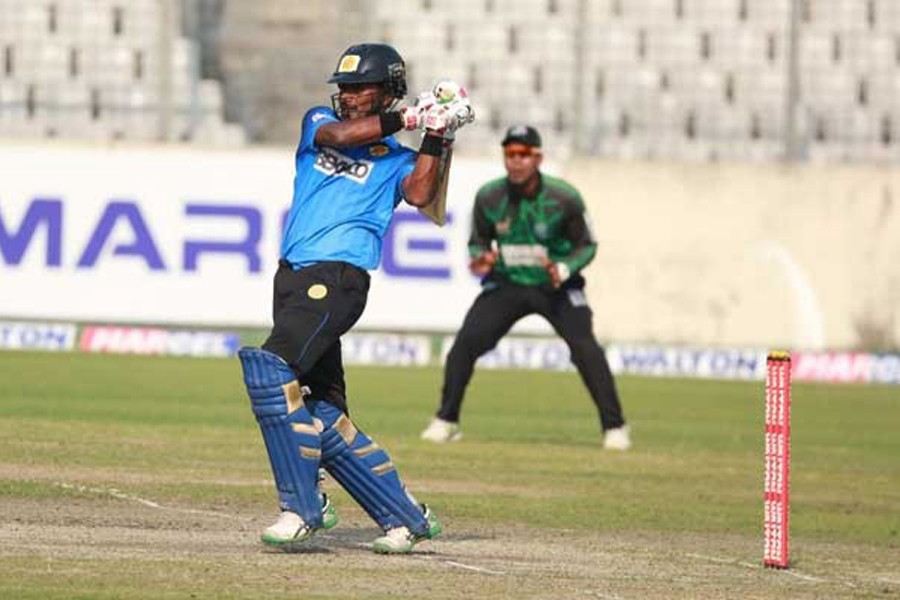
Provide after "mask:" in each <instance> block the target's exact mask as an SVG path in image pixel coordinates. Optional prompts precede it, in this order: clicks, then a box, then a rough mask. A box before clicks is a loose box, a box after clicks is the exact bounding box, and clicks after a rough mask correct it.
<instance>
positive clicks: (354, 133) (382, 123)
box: [316, 113, 402, 148]
mask: <svg viewBox="0 0 900 600" xmlns="http://www.w3.org/2000/svg"><path fill="white" fill-rule="evenodd" d="M400 129H402V122H401V120H400V116H399V113H387V114H386V115H372V116H369V117H363V118H361V119H348V120H345V121H337V122H335V123H326V124H325V125H322V126H321V127H320V128H319V130H318V131H316V144H317V145H320V146H331V147H333V148H347V147H351V146H362V145H364V144H371V143H373V142H377V141H378V140H380V139H382V138H383V137H385V136H388V135H393V134H394V133H396V132H397V131H399V130H400Z"/></svg>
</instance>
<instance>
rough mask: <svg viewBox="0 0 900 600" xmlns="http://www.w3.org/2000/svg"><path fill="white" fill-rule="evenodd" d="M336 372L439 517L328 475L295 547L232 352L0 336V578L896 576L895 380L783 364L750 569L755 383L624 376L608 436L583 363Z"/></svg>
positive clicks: (211, 585) (899, 490)
mask: <svg viewBox="0 0 900 600" xmlns="http://www.w3.org/2000/svg"><path fill="white" fill-rule="evenodd" d="M440 384H441V373H440V371H439V370H438V369H433V368H428V369H381V368H362V367H351V368H349V370H348V385H349V391H350V397H351V399H350V404H351V409H352V411H353V417H354V419H355V420H356V422H357V423H358V424H359V425H360V426H361V427H362V428H363V429H364V430H366V431H367V432H368V433H369V434H371V435H372V437H374V438H375V439H377V440H378V441H379V443H381V445H383V446H385V447H387V448H388V450H389V451H390V452H391V454H392V456H393V458H394V462H395V464H397V465H398V466H399V467H400V471H401V475H402V476H403V477H404V479H405V480H406V481H407V482H408V484H409V486H410V488H411V489H412V490H413V491H414V492H415V493H417V495H418V496H419V498H420V500H423V501H426V502H428V503H430V504H432V505H433V506H434V507H435V509H436V511H437V513H438V514H439V515H440V516H441V517H442V520H443V522H444V524H445V530H446V535H445V536H444V537H442V538H440V539H438V540H435V541H432V542H427V543H424V544H422V545H420V546H418V547H417V553H416V554H414V555H412V556H408V557H379V556H375V555H372V554H371V553H370V552H369V551H368V550H367V549H366V547H365V546H366V545H367V544H368V543H369V542H371V541H372V539H374V538H375V537H376V536H377V535H378V532H377V531H376V529H375V528H374V525H373V523H372V522H371V521H369V520H368V519H367V518H366V517H365V515H364V514H363V513H362V512H361V511H360V510H359V509H358V508H357V507H356V505H355V504H354V503H353V502H352V500H351V499H350V498H349V497H348V496H346V495H345V494H344V493H343V492H342V491H340V490H339V489H338V488H337V486H336V485H335V484H334V483H333V482H331V481H329V482H326V488H327V491H329V492H331V493H333V495H334V497H335V500H336V504H337V508H338V512H339V514H340V515H341V518H342V523H341V524H340V525H339V526H338V527H337V528H336V529H334V530H331V531H329V532H323V533H322V534H320V535H319V536H317V538H315V539H314V542H313V543H312V544H311V545H310V548H309V551H308V552H303V553H299V554H281V553H272V552H268V551H266V550H264V549H263V548H262V547H261V545H260V544H259V543H258V542H257V539H258V537H257V536H258V532H259V530H260V529H261V528H263V527H265V526H266V525H268V523H269V521H270V520H271V519H272V518H273V517H274V516H275V503H274V492H273V486H272V482H271V474H270V472H269V468H268V463H267V459H266V456H265V451H264V448H263V445H262V440H261V437H260V435H259V430H258V428H257V426H256V424H255V422H254V420H253V417H252V415H251V412H250V409H249V406H248V401H247V399H246V397H245V395H244V391H243V387H242V384H241V380H240V368H239V365H238V363H237V361H236V360H215V359H207V360H200V359H172V358H140V357H113V356H91V355H77V354H38V353H8V352H7V353H0V509H2V510H0V598H35V599H37V598H41V599H44V598H248V599H249V598H269V597H271V598H284V597H300V596H303V597H305V598H398V597H401V598H481V597H484V598H526V597H527V598H554V599H557V600H558V599H559V598H571V597H595V598H649V597H653V598H773V597H784V598H835V597H878V598H884V597H900V389H898V388H896V387H875V386H870V387H862V386H837V385H836V386H825V385H795V387H794V405H793V423H792V426H793V441H792V458H793V463H792V469H793V471H792V487H791V508H792V512H791V533H792V540H791V542H792V546H791V554H792V565H793V568H792V569H791V570H789V571H771V570H765V569H761V568H760V567H759V563H760V561H761V553H762V540H761V520H762V516H761V505H762V502H761V489H762V462H763V461H762V416H763V415H762V409H763V399H762V384H761V382H758V383H744V382H728V383H726V382H710V381H695V380H671V379H645V378H633V377H623V378H620V380H619V388H620V392H621V395H622V399H623V404H624V407H625V411H626V415H627V416H628V418H629V420H630V422H631V426H632V432H633V438H634V441H635V448H634V449H633V450H632V451H630V452H626V453H611V452H604V451H603V450H601V448H600V436H599V431H598V425H597V418H596V414H595V411H594V407H593V405H592V404H591V402H590V400H589V398H588V396H587V394H586V392H585V391H584V389H583V388H582V385H581V382H580V380H579V379H578V377H577V375H575V374H574V373H545V372H522V371H519V372H511V371H507V372H500V371H478V372H476V375H475V378H474V380H473V383H472V385H471V386H470V390H469V392H470V393H469V395H468V397H467V399H466V405H465V411H464V419H463V430H464V432H465V437H464V439H463V441H462V442H460V443H458V444H451V445H447V446H437V445H432V444H429V443H427V442H422V441H420V440H419V439H418V433H419V431H420V430H421V429H422V428H423V427H424V425H425V424H426V423H427V421H428V419H429V418H430V416H431V414H432V412H433V410H434V408H435V403H436V398H437V393H438V390H439V388H440Z"/></svg>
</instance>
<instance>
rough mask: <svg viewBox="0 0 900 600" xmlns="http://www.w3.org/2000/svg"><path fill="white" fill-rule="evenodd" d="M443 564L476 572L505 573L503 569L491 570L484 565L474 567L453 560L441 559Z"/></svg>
mask: <svg viewBox="0 0 900 600" xmlns="http://www.w3.org/2000/svg"><path fill="white" fill-rule="evenodd" d="M441 562H443V563H444V564H447V565H450V566H451V567H459V568H460V569H466V570H468V571H475V572H477V573H485V574H487V575H506V573H505V572H503V571H493V570H491V569H485V568H484V567H475V566H473V565H466V564H463V563H461V562H456V561H455V560H442V561H441Z"/></svg>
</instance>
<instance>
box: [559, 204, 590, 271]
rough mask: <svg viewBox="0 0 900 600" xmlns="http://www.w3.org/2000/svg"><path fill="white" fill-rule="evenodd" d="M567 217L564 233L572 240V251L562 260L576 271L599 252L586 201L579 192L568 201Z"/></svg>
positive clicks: (570, 268)
mask: <svg viewBox="0 0 900 600" xmlns="http://www.w3.org/2000/svg"><path fill="white" fill-rule="evenodd" d="M572 191H573V192H574V190H572ZM565 219H566V220H565V229H564V235H565V236H566V238H567V239H568V240H569V241H570V242H571V244H572V251H571V252H570V253H569V255H568V256H566V257H565V258H563V259H562V262H564V263H565V264H566V266H567V267H569V270H570V271H571V272H572V273H576V272H578V271H580V270H581V269H583V268H584V267H586V266H587V265H588V263H590V262H591V261H592V260H594V255H595V254H596V253H597V241H596V240H595V239H594V234H593V232H592V231H591V226H590V222H589V221H588V214H587V211H586V209H585V206H584V201H583V200H582V199H581V196H580V195H579V194H578V193H577V192H575V193H574V195H573V196H572V198H571V199H570V201H569V202H567V203H566V217H565Z"/></svg>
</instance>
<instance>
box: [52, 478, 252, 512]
mask: <svg viewBox="0 0 900 600" xmlns="http://www.w3.org/2000/svg"><path fill="white" fill-rule="evenodd" d="M54 485H57V486H59V487H61V488H63V489H67V490H77V491H79V492H90V493H92V494H100V495H104V496H112V497H113V498H116V499H117V500H127V501H129V502H137V503H138V504H143V505H144V506H147V507H149V508H156V509H159V510H171V511H174V512H181V513H190V514H195V515H208V516H212V517H227V518H229V519H236V520H238V521H242V520H243V519H241V518H240V517H237V516H235V515H230V514H228V513H222V512H216V511H213V510H200V509H197V508H177V507H174V506H163V505H162V504H160V503H158V502H154V501H153V500H147V499H146V498H140V497H138V496H131V495H129V494H125V493H123V492H120V491H119V490H117V489H116V488H107V489H103V488H91V487H86V486H83V485H76V484H73V483H61V482H55V484H54Z"/></svg>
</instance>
